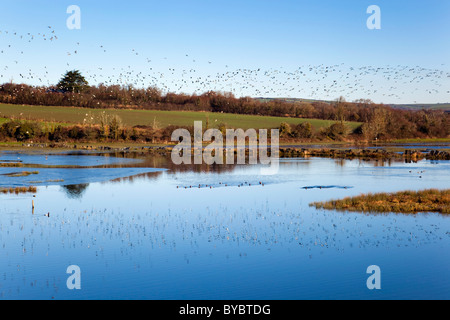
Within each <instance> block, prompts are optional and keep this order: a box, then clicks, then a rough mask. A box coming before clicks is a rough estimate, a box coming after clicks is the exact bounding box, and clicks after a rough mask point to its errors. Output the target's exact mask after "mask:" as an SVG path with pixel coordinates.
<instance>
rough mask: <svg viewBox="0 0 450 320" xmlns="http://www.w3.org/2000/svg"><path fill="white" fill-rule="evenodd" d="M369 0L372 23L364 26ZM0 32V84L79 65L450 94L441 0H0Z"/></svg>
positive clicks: (160, 77) (368, 93)
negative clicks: (73, 14) (376, 21)
mask: <svg viewBox="0 0 450 320" xmlns="http://www.w3.org/2000/svg"><path fill="white" fill-rule="evenodd" d="M72 4H75V5H78V6H79V7H80V9H81V30H69V29H68V28H67V27H66V20H67V18H68V17H69V15H68V14H67V13H66V9H67V7H68V6H69V5H72ZM373 4H374V5H378V6H379V7H380V8H381V30H369V29H368V28H367V27H366V20H367V18H368V17H369V14H367V13H366V10H367V7H368V6H369V5H373ZM49 26H50V27H51V28H48V27H49ZM0 31H1V33H0V50H1V51H3V52H2V53H0V82H7V81H10V80H11V79H13V80H14V82H24V83H29V84H35V85H40V84H42V85H49V84H54V83H56V82H57V81H58V79H59V78H60V77H61V74H62V73H64V72H65V71H66V70H71V69H79V70H81V71H82V72H83V73H84V74H85V75H86V76H87V78H88V80H89V82H90V83H91V84H97V83H99V82H106V83H108V84H109V83H118V84H126V83H133V82H135V83H134V85H136V86H148V85H156V86H158V87H161V88H163V89H165V90H169V91H176V92H186V93H192V92H194V91H196V92H197V93H201V92H203V91H207V90H208V89H215V90H222V91H232V92H234V93H235V94H236V95H238V96H240V95H251V96H272V97H273V96H283V97H288V96H290V97H299V98H316V99H334V98H337V97H339V96H340V95H343V96H344V97H346V98H347V99H348V100H353V99H358V98H371V99H372V100H374V101H376V102H385V103H390V102H395V103H413V102H415V101H416V102H421V103H425V102H433V103H435V102H450V92H448V91H449V90H450V77H449V72H450V1H448V0H429V1H417V0H409V1H406V0H372V1H365V0H342V1H336V0H321V1H312V0H308V1H306V0H295V1H294V0H289V1H266V0H257V1H254V0H251V1H248V0H247V1H246V0H239V1H237V0H226V1H222V0H215V1H211V0H195V1H192V0H191V1H189V0H176V1H175V0H169V1H135V0H128V1H120V2H119V1H92V0H89V1H82V0H74V1H40V0H36V1H32V0H28V1H25V0H15V1H4V0H2V4H1V9H0ZM6 32H8V33H6ZM52 32H54V33H52ZM28 33H30V34H31V35H33V36H34V37H33V38H31V35H28ZM43 35H45V37H44V36H43ZM55 35H56V36H57V39H56V38H54V39H53V40H52V41H50V38H51V37H52V36H55ZM44 39H46V40H44ZM78 43H79V44H78ZM101 46H103V47H101ZM105 50H106V52H105ZM75 51H76V52H75ZM327 67H328V68H329V69H327ZM379 68H381V69H379ZM173 69H174V70H173ZM413 69H414V70H413ZM47 72H48V73H47ZM31 77H32V78H31ZM39 79H40V80H39Z"/></svg>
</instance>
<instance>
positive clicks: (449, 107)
mask: <svg viewBox="0 0 450 320" xmlns="http://www.w3.org/2000/svg"><path fill="white" fill-rule="evenodd" d="M391 107H393V108H396V109H404V110H422V109H429V110H443V111H446V112H450V103H436V104H391Z"/></svg>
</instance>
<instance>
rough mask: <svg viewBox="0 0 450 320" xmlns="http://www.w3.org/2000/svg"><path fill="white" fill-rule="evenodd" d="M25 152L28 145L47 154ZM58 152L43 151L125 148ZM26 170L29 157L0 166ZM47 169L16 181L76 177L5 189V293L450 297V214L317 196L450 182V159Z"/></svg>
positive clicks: (0, 238)
mask: <svg viewBox="0 0 450 320" xmlns="http://www.w3.org/2000/svg"><path fill="white" fill-rule="evenodd" d="M8 156H9V157H10V158H14V157H17V155H15V154H9V155H8ZM28 156H29V157H33V156H35V157H37V158H39V157H41V158H42V157H43V156H42V155H33V156H32V155H28ZM28 156H26V155H25V157H24V155H23V154H22V155H19V157H22V160H23V159H25V162H27V161H28V163H37V162H36V161H40V160H42V159H40V160H38V159H36V158H33V159H29V158H27V157H28ZM72 156H73V155H72ZM55 157H60V158H53V155H48V156H47V160H42V161H51V162H52V163H56V164H61V163H71V164H73V163H75V162H76V164H77V165H86V166H92V165H99V164H104V162H103V161H107V163H106V164H117V163H116V161H123V160H124V159H116V160H114V159H113V158H110V157H108V158H107V159H106V158H105V157H102V156H101V155H100V156H99V155H96V156H95V157H92V156H81V155H77V157H78V158H77V159H75V158H70V157H71V156H65V157H62V158H61V156H55ZM97 157H98V158H97ZM102 158H103V159H102ZM0 159H1V160H7V156H6V155H5V154H2V155H0ZM8 159H9V158H8ZM84 159H85V160H84ZM105 159H106V160H105ZM9 160H11V159H9ZM13 160H14V159H13ZM75 160H76V161H75ZM84 161H86V162H85V163H84ZM125 161H127V160H125ZM44 163H45V162H44ZM121 163H122V164H123V162H121ZM159 169H164V170H159ZM25 170H26V171H30V170H32V168H26V169H24V168H14V169H12V168H0V171H1V172H0V174H3V173H8V172H17V171H25ZM46 170H49V171H48V172H47V171H46ZM77 170H79V171H77ZM83 170H84V171H86V170H90V171H88V172H87V173H86V172H84V171H83ZM108 170H109V172H108ZM111 170H112V171H111ZM50 171H51V172H50ZM39 172H40V173H39V175H38V176H37V177H32V178H30V177H25V178H10V179H19V180H16V184H17V185H20V184H21V183H24V184H25V185H26V180H23V179H41V180H49V179H47V178H48V173H49V172H50V175H52V177H57V176H64V178H65V179H64V180H65V181H70V184H75V183H78V185H71V186H67V185H66V184H68V182H65V183H47V185H48V186H40V187H39V188H38V192H37V194H36V197H35V198H33V195H29V194H27V195H3V194H2V195H0V299H53V298H54V299H97V298H98V299H449V298H450V277H449V276H448V270H450V255H449V254H448V252H450V219H449V218H448V217H446V216H443V215H439V214H435V213H433V214H430V213H428V214H427V213H423V214H417V215H401V214H362V213H346V212H336V211H322V210H316V209H315V208H312V207H309V203H311V202H313V201H322V200H329V199H335V198H342V197H345V196H352V195H358V194H360V193H367V192H382V191H388V192H390V191H399V190H405V189H411V190H421V189H425V188H442V189H443V188H448V187H449V173H450V163H449V162H445V161H439V162H431V161H421V162H419V163H402V162H392V163H390V164H388V163H385V164H384V165H381V164H380V163H376V162H362V161H358V160H353V161H349V160H339V161H336V160H333V159H317V158H311V159H295V160H283V161H281V163H280V171H279V174H277V175H275V176H262V175H261V174H260V167H259V166H227V167H223V166H221V167H210V168H207V167H203V168H195V167H193V168H190V167H183V168H182V167H179V168H178V167H174V166H171V165H169V164H168V163H166V164H165V162H164V161H160V162H158V167H154V168H151V169H148V168H138V167H133V168H120V167H115V168H104V169H103V168H101V169H100V168H97V169H95V168H94V169H39ZM83 172H84V173H83ZM132 175H133V177H131V178H125V177H127V176H132ZM39 176H41V177H39ZM120 177H123V179H118V178H120ZM21 179H22V180H21ZM0 180H1V181H0V184H2V183H5V181H6V180H5V178H4V176H1V178H0ZM199 185H200V187H199ZM305 186H336V187H338V188H324V189H304V187H305ZM339 186H341V187H343V186H345V187H346V188H339ZM32 200H34V202H35V210H34V214H32V210H31V201H32ZM47 213H50V217H46V216H45V214H47ZM70 265H78V266H79V267H80V268H81V272H82V275H81V286H82V288H81V290H73V291H72V290H68V289H67V287H66V280H67V278H68V276H69V275H68V274H66V269H67V267H68V266H70ZM370 265H378V266H380V268H381V272H382V277H381V280H382V289H381V290H378V291H370V290H368V289H367V287H366V280H367V278H368V277H369V275H368V274H366V269H367V267H368V266H370Z"/></svg>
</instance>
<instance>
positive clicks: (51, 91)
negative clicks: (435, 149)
mask: <svg viewBox="0 0 450 320" xmlns="http://www.w3.org/2000/svg"><path fill="white" fill-rule="evenodd" d="M0 103H10V104H27V105H45V106H75V107H85V108H129V109H147V110H150V109H151V110H183V111H210V112H223V113H233V114H246V115H263V116H279V117H294V118H313V119H322V120H332V121H336V122H337V123H336V124H335V125H333V126H332V127H329V128H327V129H325V130H322V132H320V133H319V134H318V135H316V136H314V137H313V136H312V132H311V128H308V127H307V126H302V125H298V126H297V127H296V128H285V129H286V130H285V131H284V132H283V135H284V137H285V139H319V138H329V139H332V140H343V139H345V138H346V137H347V135H348V134H351V133H352V132H349V130H348V129H347V128H346V127H345V126H344V125H343V123H344V121H357V122H362V123H363V125H362V126H361V127H360V128H358V129H357V130H356V131H355V132H354V134H355V135H356V137H359V138H360V139H364V140H366V141H374V140H388V139H407V138H447V137H448V136H449V135H450V114H448V113H445V112H443V111H431V110H429V111H425V110H421V111H407V110H398V109H393V108H390V107H388V106H385V105H379V104H374V103H373V102H371V101H370V100H359V101H355V102H353V103H350V102H346V101H345V100H344V99H343V98H340V99H338V100H336V101H335V102H332V103H327V102H321V101H316V102H288V101H284V100H276V99H275V100H270V101H259V100H256V99H252V98H248V97H244V98H236V97H234V96H233V95H232V94H230V93H218V92H212V91H210V92H206V93H204V94H202V95H195V94H194V95H185V94H175V93H167V94H166V95H163V94H162V93H161V91H160V90H159V89H157V88H153V87H150V88H147V89H136V88H133V87H131V86H126V87H123V86H117V85H116V86H104V85H99V86H95V87H94V86H91V87H87V88H85V89H84V90H83V91H82V92H77V93H73V92H65V93H63V92H58V91H57V90H56V89H55V88H47V87H33V86H28V85H25V84H13V83H6V84H3V85H1V86H0ZM110 125H111V124H110ZM117 125H119V124H117ZM32 129H33V128H32ZM34 129H35V128H34ZM101 129H102V128H100V130H101ZM137 129H138V128H133V129H131V128H128V130H127V131H126V132H123V131H120V130H115V131H114V130H113V132H103V136H104V138H110V139H121V138H124V137H130V138H131V139H132V140H135V139H136V138H138V137H137V136H136V134H135V133H137V131H138V130H137ZM280 129H283V128H280ZM74 130H75V131H74V132H72V133H71V136H72V137H73V138H74V139H79V138H80V135H81V136H83V135H85V134H86V135H87V136H86V137H84V138H89V135H90V134H91V135H98V132H96V130H98V128H90V129H89V130H88V131H89V132H80V130H78V131H77V130H76V129H74ZM85 130H87V129H86V128H85ZM133 130H134V131H133ZM28 132H29V131H28ZM58 134H59V132H56V133H55V135H54V137H53V139H54V140H57V139H58ZM15 135H16V138H17V139H18V140H20V139H23V140H26V139H28V138H29V137H28V134H27V130H24V131H22V132H17V133H16V134H15ZM133 137H134V138H133ZM353 138H355V137H353ZM50 140H51V139H50ZM150 140H153V137H152V138H151V139H150Z"/></svg>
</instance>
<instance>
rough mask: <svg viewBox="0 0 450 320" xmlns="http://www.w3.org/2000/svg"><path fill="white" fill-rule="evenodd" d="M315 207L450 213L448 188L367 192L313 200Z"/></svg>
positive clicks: (347, 209)
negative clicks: (322, 200)
mask: <svg viewBox="0 0 450 320" xmlns="http://www.w3.org/2000/svg"><path fill="white" fill-rule="evenodd" d="M310 206H314V207H316V208H317V209H327V210H345V211H360V212H398V213H418V212H439V213H443V214H450V189H447V190H436V189H430V190H424V191H418V192H416V191H403V192H397V193H379V194H367V195H361V196H358V197H348V198H345V199H343V200H332V201H327V202H315V203H311V204H310Z"/></svg>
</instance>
